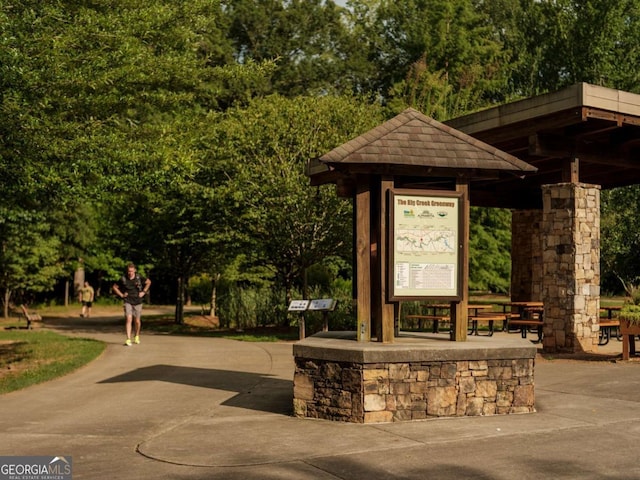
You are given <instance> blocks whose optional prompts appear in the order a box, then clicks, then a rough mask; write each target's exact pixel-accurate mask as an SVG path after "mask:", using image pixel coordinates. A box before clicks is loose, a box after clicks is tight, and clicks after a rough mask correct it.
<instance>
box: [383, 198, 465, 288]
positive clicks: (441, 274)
mask: <svg viewBox="0 0 640 480" xmlns="http://www.w3.org/2000/svg"><path fill="white" fill-rule="evenodd" d="M389 197H390V198H389V215H390V221H389V253H390V255H389V265H388V273H389V281H388V288H389V297H390V298H389V300H390V301H400V300H423V299H425V298H434V299H436V298H437V299H442V300H451V301H459V300H461V298H462V293H461V291H460V290H461V289H460V285H461V278H462V277H461V276H462V269H461V261H460V260H461V248H462V244H461V242H462V239H461V235H460V232H461V231H462V225H461V220H462V215H461V208H462V195H461V194H460V193H457V192H445V191H419V192H418V193H416V191H415V190H408V191H407V190H395V191H394V190H391V191H390V194H389Z"/></svg>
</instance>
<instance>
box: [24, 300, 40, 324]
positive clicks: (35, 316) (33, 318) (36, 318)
mask: <svg viewBox="0 0 640 480" xmlns="http://www.w3.org/2000/svg"><path fill="white" fill-rule="evenodd" d="M20 310H22V313H21V314H20V318H24V319H25V321H26V322H27V329H28V330H31V324H32V323H34V322H41V321H42V317H41V316H40V314H39V313H37V312H30V311H29V310H27V307H26V305H24V304H22V305H20Z"/></svg>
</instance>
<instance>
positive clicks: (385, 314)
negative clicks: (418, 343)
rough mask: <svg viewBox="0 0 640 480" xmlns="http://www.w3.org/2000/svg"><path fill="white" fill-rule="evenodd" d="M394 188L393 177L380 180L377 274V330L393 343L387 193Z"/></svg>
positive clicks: (380, 338) (384, 340)
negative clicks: (388, 295)
mask: <svg viewBox="0 0 640 480" xmlns="http://www.w3.org/2000/svg"><path fill="white" fill-rule="evenodd" d="M392 188H393V177H390V176H386V177H383V178H382V180H381V182H380V190H379V194H378V222H379V225H380V227H379V228H378V232H377V240H378V259H377V265H378V268H377V275H378V278H377V280H378V284H379V285H380V289H379V291H378V292H376V293H375V295H378V296H379V299H380V300H379V302H380V317H379V318H380V327H381V328H379V329H378V330H377V335H378V341H379V342H382V343H392V342H393V339H394V318H395V317H394V308H393V303H389V302H388V300H387V299H388V297H387V266H388V256H389V252H388V245H387V239H388V231H387V230H388V228H389V225H387V218H388V215H387V214H388V212H387V200H388V198H387V193H388V191H389V190H390V189H392Z"/></svg>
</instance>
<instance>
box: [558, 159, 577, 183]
mask: <svg viewBox="0 0 640 480" xmlns="http://www.w3.org/2000/svg"><path fill="white" fill-rule="evenodd" d="M562 181H563V182H564V183H578V182H579V181H580V159H579V158H578V157H572V158H570V159H568V160H566V161H565V162H563V164H562Z"/></svg>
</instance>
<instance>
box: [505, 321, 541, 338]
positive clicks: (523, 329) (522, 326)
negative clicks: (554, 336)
mask: <svg viewBox="0 0 640 480" xmlns="http://www.w3.org/2000/svg"><path fill="white" fill-rule="evenodd" d="M507 324H508V330H509V331H510V330H511V327H512V326H514V327H519V328H518V330H519V331H520V333H521V334H522V338H527V331H528V330H529V328H530V327H535V329H536V332H537V333H538V340H537V341H534V342H533V343H540V342H542V325H544V321H543V320H542V319H541V318H540V319H533V318H532V319H525V318H510V319H508V320H507Z"/></svg>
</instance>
